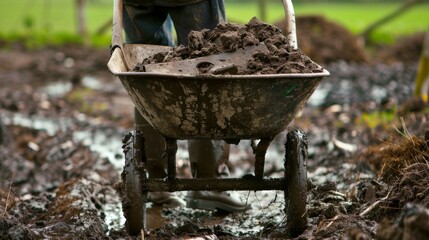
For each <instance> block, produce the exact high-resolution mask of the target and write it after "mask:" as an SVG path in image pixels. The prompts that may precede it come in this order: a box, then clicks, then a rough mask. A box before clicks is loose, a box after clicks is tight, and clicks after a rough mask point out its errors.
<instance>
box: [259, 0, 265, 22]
mask: <svg viewBox="0 0 429 240" xmlns="http://www.w3.org/2000/svg"><path fill="white" fill-rule="evenodd" d="M258 6H259V18H260V20H261V21H263V22H266V21H267V0H258Z"/></svg>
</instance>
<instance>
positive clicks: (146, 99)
mask: <svg viewBox="0 0 429 240" xmlns="http://www.w3.org/2000/svg"><path fill="white" fill-rule="evenodd" d="M283 5H284V7H285V12H286V22H287V26H288V29H289V30H288V31H286V32H287V33H288V34H287V38H288V41H289V44H291V46H295V47H297V46H296V32H295V19H294V13H293V7H292V3H291V1H290V0H285V1H283ZM121 32H122V0H115V3H114V22H113V35H112V49H113V52H112V56H111V58H110V60H109V62H108V67H109V70H110V71H111V72H112V73H113V74H114V75H115V76H118V77H119V79H120V81H121V82H122V84H123V86H124V88H125V89H126V91H127V92H128V95H129V97H130V98H131V100H132V102H133V103H134V105H135V107H136V108H137V109H138V111H139V112H140V113H141V115H142V116H143V117H144V118H145V119H146V120H147V121H148V122H149V124H151V125H152V126H153V127H154V128H155V129H156V130H157V131H159V133H160V134H161V135H162V136H164V138H165V142H166V153H167V160H168V169H167V170H168V178H167V180H165V179H148V178H147V172H146V171H147V170H146V168H145V166H146V159H145V156H144V146H143V144H144V136H143V134H142V133H141V132H140V131H139V130H138V129H135V131H133V132H131V133H130V135H129V136H128V137H127V139H126V140H124V143H127V144H130V145H131V146H129V148H131V149H132V150H133V151H132V152H131V153H130V154H127V153H126V154H125V158H126V159H125V161H126V163H125V167H124V174H123V176H122V180H123V187H124V188H125V190H124V191H125V195H124V196H125V197H126V198H127V201H125V202H126V203H124V202H123V205H124V206H123V211H124V215H125V217H126V219H127V222H126V227H127V230H128V231H129V232H130V233H131V234H139V233H140V229H145V228H146V225H145V223H146V201H147V193H148V192H151V191H187V190H219V191H224V190H284V191H285V196H286V202H287V203H288V204H286V206H287V209H285V211H286V213H287V229H288V230H289V232H290V234H291V236H293V235H297V234H300V233H301V232H302V231H303V230H304V229H305V226H306V223H307V219H306V195H307V193H306V181H307V179H306V166H305V159H306V155H307V154H306V149H307V141H306V137H305V134H304V133H303V132H302V131H300V130H296V131H292V132H290V133H289V134H288V137H287V143H286V154H285V155H286V156H285V178H279V179H272V178H264V176H263V172H264V161H265V153H266V150H267V148H268V146H269V144H270V142H271V141H272V140H273V139H274V137H275V136H277V135H278V134H279V133H281V132H283V131H284V130H285V129H286V127H287V126H288V124H289V123H290V122H291V121H292V120H293V118H294V117H295V116H296V115H297V114H298V113H299V111H301V109H302V108H303V107H304V105H305V103H306V102H307V101H308V99H309V98H310V96H311V95H312V93H313V92H314V91H315V89H316V88H317V86H318V85H319V83H320V81H321V80H322V78H323V77H325V76H328V75H329V72H328V71H326V70H323V72H321V73H305V74H300V73H298V74H269V75H187V74H165V73H156V72H155V73H153V72H151V73H149V72H133V71H130V69H132V68H133V67H134V66H136V65H137V63H139V62H141V61H142V60H143V59H144V58H146V57H149V56H152V55H153V54H155V53H157V52H165V51H168V50H170V47H166V46H158V45H147V44H123V43H122V34H121ZM177 139H222V140H225V141H226V142H229V143H237V142H238V141H239V140H240V139H259V140H260V141H259V143H258V144H257V146H254V152H255V157H256V162H255V175H254V176H252V177H246V178H230V179H177V178H176V168H175V166H176V162H175V154H176V151H177V145H176V140H177ZM147 141H150V139H147Z"/></svg>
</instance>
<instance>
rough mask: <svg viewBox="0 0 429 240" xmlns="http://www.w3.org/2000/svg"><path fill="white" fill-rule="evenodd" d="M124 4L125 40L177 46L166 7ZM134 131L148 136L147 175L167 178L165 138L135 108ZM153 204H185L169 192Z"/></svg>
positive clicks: (155, 196) (159, 194)
mask: <svg viewBox="0 0 429 240" xmlns="http://www.w3.org/2000/svg"><path fill="white" fill-rule="evenodd" d="M134 2H135V1H132V0H130V1H127V0H125V1H124V12H123V24H124V30H125V39H126V42H127V43H129V44H141V43H147V44H156V45H170V46H172V45H174V42H173V36H172V22H171V19H170V18H169V17H168V14H167V12H166V11H165V10H164V9H163V8H157V7H144V6H139V5H136V4H135V3H134ZM134 112H135V117H134V121H135V129H136V130H140V131H142V132H143V134H144V137H145V140H146V141H145V153H146V158H147V161H148V172H149V177H151V178H165V177H166V176H167V174H166V172H165V169H166V160H165V159H163V158H162V155H163V153H164V148H165V143H164V138H163V137H162V136H161V135H160V134H159V133H158V132H157V131H156V130H155V129H154V128H153V127H152V126H151V125H150V124H149V123H148V122H147V121H146V120H145V119H144V118H143V117H142V116H141V114H140V113H139V112H138V111H137V109H134ZM149 196H150V198H151V200H152V202H154V203H157V204H165V205H168V206H180V205H184V204H185V202H184V201H183V200H182V199H180V198H178V197H176V196H175V195H174V194H172V193H170V192H157V193H150V194H149Z"/></svg>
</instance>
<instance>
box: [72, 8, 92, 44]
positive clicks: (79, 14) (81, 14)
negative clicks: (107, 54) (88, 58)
mask: <svg viewBox="0 0 429 240" xmlns="http://www.w3.org/2000/svg"><path fill="white" fill-rule="evenodd" d="M85 3H86V0H75V4H76V20H77V21H76V22H77V33H78V34H79V35H80V36H81V37H82V39H83V43H84V44H85V45H88V44H89V36H88V29H87V23H86V14H85Z"/></svg>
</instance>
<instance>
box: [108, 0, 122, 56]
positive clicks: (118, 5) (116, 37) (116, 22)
mask: <svg viewBox="0 0 429 240" xmlns="http://www.w3.org/2000/svg"><path fill="white" fill-rule="evenodd" d="M122 11H123V0H114V3H113V25H112V45H111V46H110V51H111V52H113V50H114V49H115V48H117V47H119V48H120V49H122V47H123V40H122V31H123V17H122V15H123V12H122Z"/></svg>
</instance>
